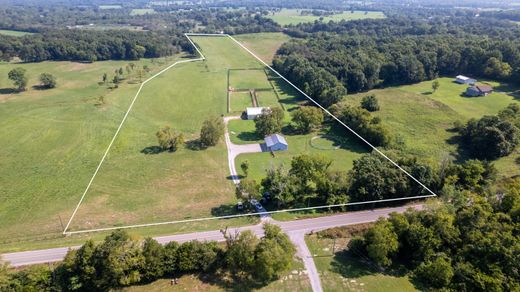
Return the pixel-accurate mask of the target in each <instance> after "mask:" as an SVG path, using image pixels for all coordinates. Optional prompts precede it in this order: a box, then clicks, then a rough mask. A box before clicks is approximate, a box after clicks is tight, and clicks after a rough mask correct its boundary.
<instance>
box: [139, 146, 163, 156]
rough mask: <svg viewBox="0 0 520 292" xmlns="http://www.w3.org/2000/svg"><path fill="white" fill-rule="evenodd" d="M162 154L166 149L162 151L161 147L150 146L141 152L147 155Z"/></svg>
mask: <svg viewBox="0 0 520 292" xmlns="http://www.w3.org/2000/svg"><path fill="white" fill-rule="evenodd" d="M161 152H164V149H162V148H161V147H160V146H148V147H146V148H144V149H143V150H141V153H143V154H145V155H153V154H159V153H161Z"/></svg>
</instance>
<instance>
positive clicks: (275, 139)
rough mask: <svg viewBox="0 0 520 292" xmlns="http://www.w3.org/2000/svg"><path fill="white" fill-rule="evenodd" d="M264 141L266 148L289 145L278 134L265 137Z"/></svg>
mask: <svg viewBox="0 0 520 292" xmlns="http://www.w3.org/2000/svg"><path fill="white" fill-rule="evenodd" d="M264 141H265V145H267V147H272V146H274V145H276V144H279V143H281V144H284V145H285V146H289V144H287V141H286V140H285V137H284V136H282V135H280V134H273V135H269V136H266V137H265V138H264Z"/></svg>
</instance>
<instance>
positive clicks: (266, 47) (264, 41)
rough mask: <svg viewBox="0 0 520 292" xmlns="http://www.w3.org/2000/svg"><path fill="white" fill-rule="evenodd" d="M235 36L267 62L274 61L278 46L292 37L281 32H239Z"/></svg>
mask: <svg viewBox="0 0 520 292" xmlns="http://www.w3.org/2000/svg"><path fill="white" fill-rule="evenodd" d="M234 38H235V39H236V40H237V41H239V42H240V43H242V44H243V45H244V46H246V47H247V48H249V49H250V50H252V51H253V52H254V53H255V54H256V55H257V56H258V57H259V58H260V59H262V60H263V61H264V62H266V63H267V64H270V63H271V62H272V61H273V57H274V55H275V54H276V51H277V50H278V48H280V46H281V45H282V44H283V43H285V42H287V41H289V40H290V39H291V37H290V36H288V35H286V34H284V33H281V32H262V33H251V34H239V35H236V36H234Z"/></svg>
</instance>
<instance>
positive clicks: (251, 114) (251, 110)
mask: <svg viewBox="0 0 520 292" xmlns="http://www.w3.org/2000/svg"><path fill="white" fill-rule="evenodd" d="M264 109H269V108H268V107H248V108H246V115H247V119H248V120H254V119H256V117H258V116H259V115H261V114H262V111H263V110H264Z"/></svg>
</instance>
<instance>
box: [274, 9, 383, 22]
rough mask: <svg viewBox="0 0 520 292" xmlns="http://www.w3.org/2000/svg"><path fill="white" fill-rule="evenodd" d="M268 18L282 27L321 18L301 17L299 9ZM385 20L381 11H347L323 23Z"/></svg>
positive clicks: (329, 17)
mask: <svg viewBox="0 0 520 292" xmlns="http://www.w3.org/2000/svg"><path fill="white" fill-rule="evenodd" d="M267 17H268V18H270V19H272V20H274V21H275V22H277V23H278V24H280V25H290V24H299V23H305V22H314V21H316V20H320V19H321V17H320V16H314V15H301V10H299V9H285V8H283V9H281V10H280V11H277V12H274V13H273V14H271V15H268V16H267ZM379 18H385V15H384V13H383V12H379V11H354V12H351V11H345V12H342V13H338V14H333V15H330V16H324V17H323V20H322V21H323V22H329V21H341V20H347V21H348V20H359V19H379Z"/></svg>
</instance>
